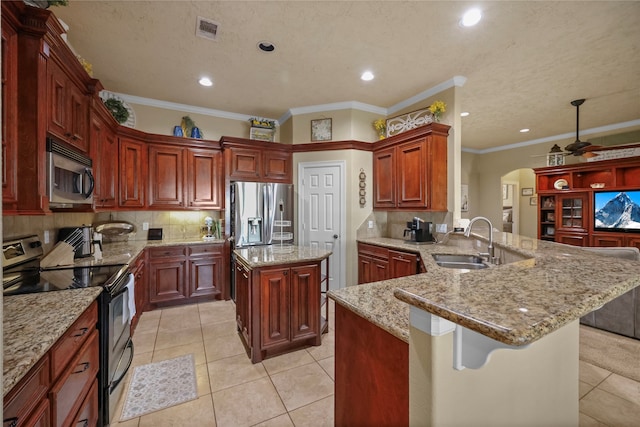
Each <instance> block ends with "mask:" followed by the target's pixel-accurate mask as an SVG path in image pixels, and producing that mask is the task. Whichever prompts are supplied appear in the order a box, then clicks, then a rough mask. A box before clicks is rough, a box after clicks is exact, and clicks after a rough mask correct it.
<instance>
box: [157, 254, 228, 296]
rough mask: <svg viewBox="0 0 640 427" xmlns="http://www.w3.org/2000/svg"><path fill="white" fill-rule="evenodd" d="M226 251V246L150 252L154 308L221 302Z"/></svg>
mask: <svg viewBox="0 0 640 427" xmlns="http://www.w3.org/2000/svg"><path fill="white" fill-rule="evenodd" d="M223 251H224V249H223V244H222V243H214V244H201V245H180V246H162V247H155V248H149V249H147V254H148V259H147V263H148V266H149V270H148V274H149V279H148V280H149V285H148V289H149V304H150V305H151V306H152V307H151V308H154V307H156V306H167V305H174V304H183V303H192V302H198V301H203V300H212V299H215V298H218V299H219V298H221V297H222V285H223V283H222V280H223V277H224V256H223Z"/></svg>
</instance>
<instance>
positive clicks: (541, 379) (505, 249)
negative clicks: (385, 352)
mask: <svg viewBox="0 0 640 427" xmlns="http://www.w3.org/2000/svg"><path fill="white" fill-rule="evenodd" d="M494 234H495V236H494V246H496V248H497V255H498V256H499V257H500V259H501V260H502V261H503V262H504V264H503V265H491V266H490V267H489V268H486V269H482V270H473V271H468V270H466V271H465V270H456V269H447V268H443V267H440V266H438V265H437V264H436V263H435V261H434V259H433V257H432V254H434V253H447V254H476V253H477V252H479V251H486V246H487V244H486V243H487V239H485V238H483V237H482V236H480V235H477V234H476V235H472V238H470V239H466V238H464V237H463V236H462V234H461V233H460V234H450V235H448V236H447V238H446V239H445V241H444V242H443V243H441V244H435V245H415V244H412V243H406V242H404V241H401V240H397V239H388V238H372V239H362V240H360V241H361V242H364V243H368V244H374V245H379V246H384V247H387V248H392V249H399V250H403V251H409V252H414V253H418V254H420V256H421V258H422V261H423V263H424V265H425V268H426V270H427V272H426V273H424V274H418V275H415V276H410V277H404V278H400V279H393V280H386V281H382V282H377V283H372V284H367V285H362V286H357V287H349V288H346V289H341V290H337V291H331V292H330V293H329V295H330V297H331V298H333V299H334V300H335V301H336V303H337V305H336V422H337V423H338V424H339V423H340V419H339V416H340V414H341V413H342V414H352V413H354V410H353V408H351V409H349V408H347V409H346V410H342V409H341V408H340V405H341V404H342V403H340V402H341V400H344V399H342V398H341V397H340V396H339V390H340V387H341V386H340V384H341V382H342V381H344V380H345V379H346V380H349V378H344V377H345V376H347V377H348V365H349V360H344V359H345V357H344V355H341V354H340V350H339V342H340V336H339V335H340V334H342V333H343V331H344V330H345V329H348V328H349V326H348V325H347V324H341V323H340V319H341V317H342V315H343V314H345V312H346V315H357V316H359V317H361V318H363V319H365V320H367V321H368V322H369V323H371V324H372V325H375V326H376V327H377V328H379V329H380V330H382V331H384V332H385V333H388V334H390V335H391V336H393V337H394V338H397V339H398V340H400V341H403V342H406V343H407V344H408V352H409V355H408V357H407V358H408V359H409V360H408V364H409V370H408V374H407V375H408V378H407V382H409V396H410V397H409V402H410V403H409V407H410V411H409V412H410V416H409V420H410V421H409V423H410V424H411V425H414V424H415V425H442V424H450V425H466V424H476V425H480V424H487V425H525V424H532V423H533V424H538V425H543V424H545V423H546V424H548V425H577V423H578V319H579V318H580V317H581V316H582V315H584V314H586V313H589V312H590V311H593V310H594V309H597V308H598V307H600V306H601V305H603V304H604V303H606V302H607V301H610V300H612V299H614V298H615V297H617V296H618V295H621V294H623V293H624V292H626V291H628V290H629V289H632V288H633V287H635V286H638V285H639V284H640V265H639V264H638V263H633V262H630V261H626V260H618V259H614V258H605V257H601V256H599V255H595V254H593V253H590V252H587V251H584V250H582V249H580V248H577V247H571V246H566V245H559V244H555V243H551V242H543V241H539V240H535V239H530V238H525V237H522V236H518V235H513V234H510V233H494ZM341 313H342V314H341ZM500 348H503V349H505V350H500V351H495V352H494V350H496V349H500ZM489 354H491V360H488V361H487V359H488V356H489ZM341 364H345V365H346V366H347V368H344V369H343V370H342V371H341V370H340V368H339V367H340V365H341ZM465 368H467V369H465ZM341 375H342V377H343V378H341ZM360 397H361V396H360ZM360 400H363V399H360ZM348 404H349V400H348V399H347V403H346V405H348ZM352 421H353V420H352Z"/></svg>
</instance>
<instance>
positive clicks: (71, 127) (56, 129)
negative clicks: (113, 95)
mask: <svg viewBox="0 0 640 427" xmlns="http://www.w3.org/2000/svg"><path fill="white" fill-rule="evenodd" d="M47 117H48V120H47V131H48V132H49V133H51V134H53V135H56V136H57V137H59V138H60V139H62V140H63V141H66V142H68V143H69V144H71V145H73V146H74V147H76V148H78V149H79V150H81V151H83V152H85V153H87V152H89V138H88V137H87V129H88V128H89V97H88V96H87V95H86V94H85V93H83V91H82V90H81V89H80V88H79V87H78V86H77V85H76V84H75V83H74V82H73V81H72V80H71V79H70V78H69V74H68V73H67V72H65V71H63V70H62V68H60V66H59V65H58V64H57V63H56V61H55V60H49V61H48V63H47Z"/></svg>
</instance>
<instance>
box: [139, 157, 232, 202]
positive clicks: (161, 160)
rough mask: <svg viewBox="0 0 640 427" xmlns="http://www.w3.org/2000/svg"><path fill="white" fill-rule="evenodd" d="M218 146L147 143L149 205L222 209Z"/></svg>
mask: <svg viewBox="0 0 640 427" xmlns="http://www.w3.org/2000/svg"><path fill="white" fill-rule="evenodd" d="M222 183H223V172H222V153H221V151H220V150H215V149H205V148H190V147H180V146H168V145H166V144H163V145H156V144H151V145H149V208H151V209H185V208H186V209H221V208H222V198H223V196H222V194H223V192H222V185H223V184H222Z"/></svg>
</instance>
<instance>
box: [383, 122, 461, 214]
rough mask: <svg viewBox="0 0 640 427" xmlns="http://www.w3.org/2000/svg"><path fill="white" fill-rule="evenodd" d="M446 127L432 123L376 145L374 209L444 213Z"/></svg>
mask: <svg viewBox="0 0 640 427" xmlns="http://www.w3.org/2000/svg"><path fill="white" fill-rule="evenodd" d="M449 128H450V127H449V126H447V125H443V124H440V123H431V124H428V125H425V126H421V127H419V128H416V129H412V130H409V131H406V132H404V133H401V134H398V135H395V136H392V137H389V138H387V139H384V140H381V141H378V142H376V143H375V146H374V152H373V194H374V196H373V208H374V209H380V210H381V209H384V210H401V209H407V210H408V209H412V210H417V209H420V210H426V211H446V210H447V136H448V134H449Z"/></svg>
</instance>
